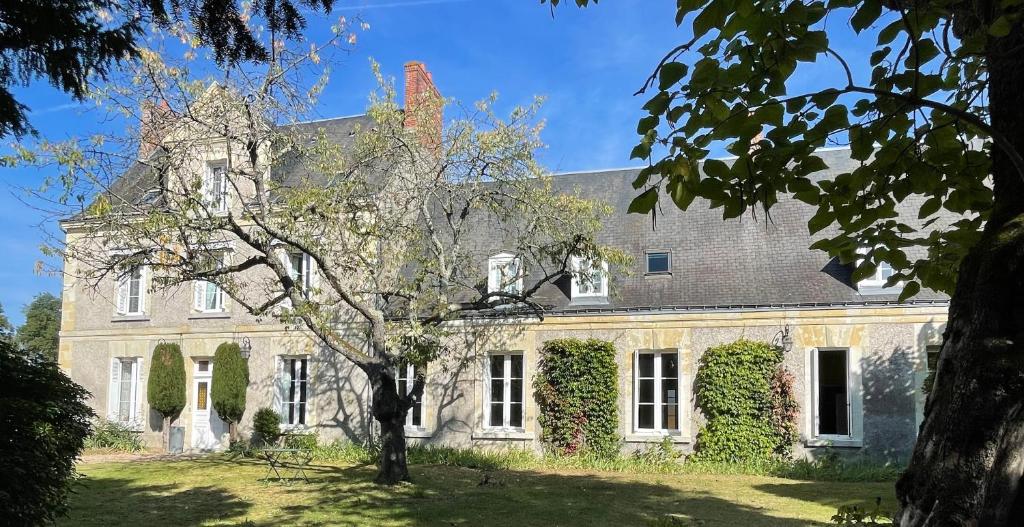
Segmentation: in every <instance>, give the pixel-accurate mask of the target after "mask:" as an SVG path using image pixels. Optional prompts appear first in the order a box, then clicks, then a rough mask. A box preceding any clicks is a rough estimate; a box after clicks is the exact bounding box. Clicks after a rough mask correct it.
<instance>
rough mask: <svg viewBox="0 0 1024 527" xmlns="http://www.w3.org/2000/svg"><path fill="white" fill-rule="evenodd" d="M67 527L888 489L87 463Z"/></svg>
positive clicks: (737, 478)
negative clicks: (277, 477)
mask: <svg viewBox="0 0 1024 527" xmlns="http://www.w3.org/2000/svg"><path fill="white" fill-rule="evenodd" d="M79 469H80V472H81V473H82V474H84V475H85V476H86V477H85V478H84V480H83V482H82V484H81V485H80V486H78V487H77V489H76V493H75V495H74V496H73V497H72V503H71V514H70V516H69V517H68V518H66V519H65V520H64V521H63V523H62V525H104V526H106V525H133V526H135V525H137V526H143V527H156V526H159V525H174V526H188V525H249V526H263V525H438V526H449V527H450V526H453V525H454V526H460V525H509V526H516V527H526V526H543V527H551V526H556V525H586V526H597V525H615V526H632V525H640V526H644V525H665V526H668V525H679V526H690V525H694V526H696V525H700V526H717V525H721V526H758V525H765V526H769V525H770V526H783V527H785V526H794V525H820V524H823V523H827V521H828V519H829V518H830V517H831V516H832V514H833V513H834V512H835V510H836V507H838V506H839V505H840V504H844V503H867V502H871V501H873V500H874V498H875V497H876V496H877V497H881V498H882V499H883V503H884V504H889V505H892V504H893V503H894V498H893V491H892V487H893V484H892V483H891V482H881V483H834V482H809V481H793V480H787V479H779V478H772V477H762V476H745V475H707V474H673V475H660V474H622V473H600V472H579V471H537V470H531V471H501V472H492V473H486V474H485V473H484V472H481V471H478V470H473V469H467V468H458V467H448V466H433V465H416V466H413V467H412V474H413V478H414V479H415V481H416V483H415V484H414V485H400V486H398V487H395V488H381V487H378V486H375V485H374V484H373V483H372V478H373V475H374V468H373V467H372V466H353V465H343V464H339V465H335V464H323V463H321V464H318V465H317V466H315V467H314V468H313V469H312V470H311V471H310V472H309V474H310V479H311V483H309V484H306V483H295V484H292V485H287V486H286V485H281V484H264V483H263V482H262V481H260V478H261V477H262V476H263V474H264V471H265V469H264V467H263V466H262V465H261V464H259V463H257V462H255V461H251V460H248V461H229V460H227V459H226V458H224V457H222V456H209V457H205V458H200V459H195V460H189V461H123V462H117V463H114V462H108V463H96V464H92V463H88V464H83V465H81V466H80V467H79Z"/></svg>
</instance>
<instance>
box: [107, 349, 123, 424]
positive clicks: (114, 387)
mask: <svg viewBox="0 0 1024 527" xmlns="http://www.w3.org/2000/svg"><path fill="white" fill-rule="evenodd" d="M120 379H121V360H120V359H118V358H116V357H115V358H113V359H110V384H109V385H108V386H107V420H109V421H117V408H118V402H119V401H118V398H117V397H118V394H119V393H121V390H120V389H119V388H120V386H119V384H118V383H119V381H120Z"/></svg>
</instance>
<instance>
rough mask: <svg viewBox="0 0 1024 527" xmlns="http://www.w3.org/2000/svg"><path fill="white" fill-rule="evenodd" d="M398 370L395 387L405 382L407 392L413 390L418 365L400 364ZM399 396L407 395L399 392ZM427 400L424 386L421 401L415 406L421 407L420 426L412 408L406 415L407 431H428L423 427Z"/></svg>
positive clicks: (424, 373)
mask: <svg viewBox="0 0 1024 527" xmlns="http://www.w3.org/2000/svg"><path fill="white" fill-rule="evenodd" d="M421 368H424V367H423V366H421ZM396 370H397V371H396V372H395V385H396V387H397V386H399V384H398V383H399V382H401V381H404V382H405V386H406V389H407V390H410V389H412V385H413V382H415V380H416V365H415V364H412V363H411V362H410V363H406V364H400V365H398V367H397V368H396ZM423 375H424V376H426V372H425V371H424V372H423ZM399 395H402V396H405V394H404V393H401V391H399ZM426 399H427V390H426V386H424V389H423V393H422V394H420V397H419V399H418V400H417V401H416V402H415V403H414V405H419V407H420V422H419V424H416V422H415V419H413V417H415V414H414V413H413V408H412V407H410V408H409V413H408V414H406V416H405V427H406V428H407V429H409V430H416V431H422V430H425V429H426V427H425V426H424V425H423V421H425V418H426V415H425V414H424V409H425V408H426V404H425V401H426Z"/></svg>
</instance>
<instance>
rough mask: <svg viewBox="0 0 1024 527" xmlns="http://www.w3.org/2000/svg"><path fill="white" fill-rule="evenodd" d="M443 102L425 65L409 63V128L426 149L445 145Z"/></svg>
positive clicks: (407, 124)
mask: <svg viewBox="0 0 1024 527" xmlns="http://www.w3.org/2000/svg"><path fill="white" fill-rule="evenodd" d="M442 103H443V101H442V100H441V93H440V92H439V91H437V86H435V85H434V77H433V75H431V74H430V72H429V71H427V67H426V65H424V64H423V63H422V62H417V61H410V62H406V63H405V123H404V124H405V127H406V128H407V129H410V130H413V129H415V130H417V134H418V135H419V136H420V139H421V141H422V142H423V144H424V145H427V146H432V147H437V146H438V145H440V144H441V125H442V119H443V116H442V111H443V108H442V106H443V104H442Z"/></svg>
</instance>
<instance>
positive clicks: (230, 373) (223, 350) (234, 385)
mask: <svg viewBox="0 0 1024 527" xmlns="http://www.w3.org/2000/svg"><path fill="white" fill-rule="evenodd" d="M210 383H211V384H212V386H211V387H210V402H211V403H212V404H213V409H214V410H216V411H217V415H219V416H220V418H221V419H223V420H224V421H225V422H226V423H228V428H229V430H230V434H231V440H232V441H236V440H237V439H238V437H237V428H238V423H239V421H241V420H242V415H243V414H245V392H246V389H248V387H249V363H248V361H246V360H245V359H243V358H242V352H241V350H240V349H239V347H238V344H236V343H234V342H225V343H223V344H221V345H220V346H217V351H216V353H214V355H213V378H212V379H211V381H210Z"/></svg>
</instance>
